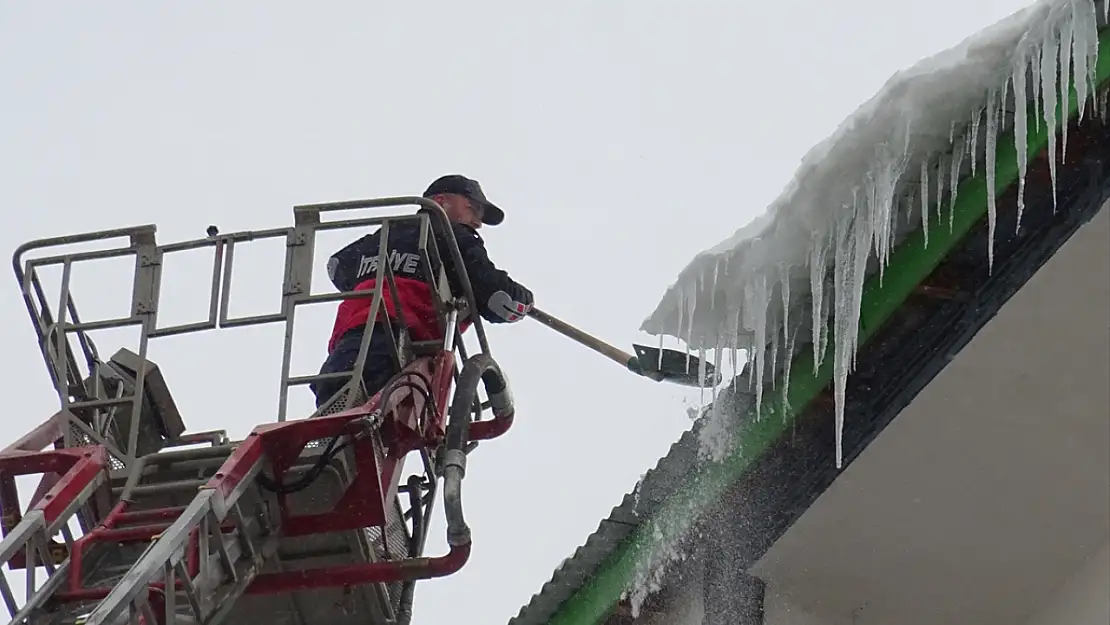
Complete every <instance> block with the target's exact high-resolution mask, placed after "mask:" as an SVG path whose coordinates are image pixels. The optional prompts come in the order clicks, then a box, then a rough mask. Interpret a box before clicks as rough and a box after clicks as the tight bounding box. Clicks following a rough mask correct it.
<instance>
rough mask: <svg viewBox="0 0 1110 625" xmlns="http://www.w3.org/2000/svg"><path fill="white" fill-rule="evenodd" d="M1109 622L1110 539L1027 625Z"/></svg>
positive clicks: (1091, 624) (1084, 624)
mask: <svg viewBox="0 0 1110 625" xmlns="http://www.w3.org/2000/svg"><path fill="white" fill-rule="evenodd" d="M1104 623H1110V542H1107V543H1106V544H1105V545H1103V547H1102V549H1100V550H1099V551H1098V552H1097V553H1095V554H1094V555H1093V556H1092V557H1091V558H1090V559H1089V560H1087V562H1085V563H1084V564H1083V565H1082V566H1080V567H1079V568H1078V570H1077V571H1076V572H1075V573H1074V574H1073V575H1072V576H1071V578H1070V579H1068V581H1066V582H1065V583H1064V584H1063V586H1062V587H1061V588H1060V589H1059V590H1058V591H1057V592H1056V593H1055V594H1054V596H1053V598H1052V599H1051V600H1049V601H1048V602H1047V603H1046V604H1045V605H1044V606H1043V607H1041V608H1040V609H1039V610H1037V611H1036V612H1035V613H1034V614H1033V615H1032V616H1031V617H1030V618H1029V620H1028V621H1026V625H1103V624H1104Z"/></svg>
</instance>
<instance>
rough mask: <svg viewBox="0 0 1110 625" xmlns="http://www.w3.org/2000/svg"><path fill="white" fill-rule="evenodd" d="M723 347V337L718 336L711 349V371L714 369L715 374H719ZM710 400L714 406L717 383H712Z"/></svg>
mask: <svg viewBox="0 0 1110 625" xmlns="http://www.w3.org/2000/svg"><path fill="white" fill-rule="evenodd" d="M724 349H725V341H724V337H720V336H719V337H718V338H717V348H716V349H714V350H713V371H714V373H715V374H720V372H721V352H723V351H724ZM712 401H713V405H714V406H716V405H717V385H716V384H714V385H713V395H712Z"/></svg>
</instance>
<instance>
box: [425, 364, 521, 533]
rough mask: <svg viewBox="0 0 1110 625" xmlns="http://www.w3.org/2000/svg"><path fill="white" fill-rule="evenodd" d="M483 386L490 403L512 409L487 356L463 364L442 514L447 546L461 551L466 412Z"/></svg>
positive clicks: (450, 434)
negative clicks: (479, 386) (494, 402)
mask: <svg viewBox="0 0 1110 625" xmlns="http://www.w3.org/2000/svg"><path fill="white" fill-rule="evenodd" d="M479 383H484V384H485V386H486V392H487V394H489V396H490V399H491V402H492V401H493V398H495V397H496V398H498V401H497V402H496V403H497V404H498V405H508V406H511V405H512V400H511V399H509V398H508V385H507V384H506V383H505V377H504V376H503V375H502V374H501V368H500V367H498V366H497V363H496V362H495V361H494V360H493V358H491V357H490V355H489V354H485V353H483V354H476V355H474V356H471V357H470V358H468V359H467V360H466V362H465V363H463V367H462V373H460V374H459V380H458V383H457V384H456V386H455V396H454V398H453V399H452V401H451V414H450V416H449V419H448V422H447V436H446V441H445V450H444V454H443V467H442V470H441V473H442V475H443V513H444V516H446V517H447V544H448V545H450V546H452V547H461V546H463V545H468V544H470V528H469V527H468V526H467V524H466V519H465V517H464V516H463V509H462V480H463V476H465V475H466V444H467V440H468V434H469V431H470V410H471V408H472V407H473V406H474V399H475V398H476V397H477V395H478V384H479Z"/></svg>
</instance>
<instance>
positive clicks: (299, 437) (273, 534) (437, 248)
mask: <svg viewBox="0 0 1110 625" xmlns="http://www.w3.org/2000/svg"><path fill="white" fill-rule="evenodd" d="M402 206H410V207H411V206H416V207H418V210H416V211H415V212H410V213H405V214H397V215H391V216H376V217H361V218H350V219H345V220H337V221H323V220H322V217H323V216H325V215H326V214H328V213H336V212H340V211H348V210H355V209H367V208H385V207H402ZM294 216H295V223H294V225H293V226H291V227H287V228H278V229H273V230H265V231H252V232H239V233H232V234H223V235H221V234H219V233H218V231H216V230H215V229H214V228H210V229H209V236H208V237H206V238H204V239H197V240H193V241H186V242H181V243H173V244H168V245H159V244H158V243H157V242H156V240H155V228H154V226H150V225H147V226H139V227H134V228H124V229H119V230H109V231H102V232H95V233H90V234H84V235H76V236H67V237H58V238H53V239H44V240H39V241H34V242H31V243H27V244H25V245H23V246H21V247H20V248H19V249H18V250H17V251H16V253H15V256H14V259H13V266H14V269H15V273H16V277H17V279H18V281H19V284H20V287H21V289H22V292H23V296H24V300H25V302H26V305H27V310H28V312H29V313H30V316H31V319H32V322H33V324H34V327H35V331H36V335H37V337H38V340H39V344H40V347H41V351H42V355H43V358H44V360H45V362H46V365H47V370H48V372H49V374H50V376H51V380H52V382H53V385H54V388H55V390H56V392H57V395H58V398H59V400H60V402H61V408H60V410H59V411H58V412H57V413H56V414H55V415H54V416H53V417H51V418H50V419H48V420H47V421H46V422H44V423H43V424H41V425H40V426H38V427H36V428H35V429H33V430H32V431H31V432H29V433H28V434H26V435H25V436H23V437H22V438H20V439H19V440H17V441H16V442H14V443H12V444H11V445H10V446H8V447H7V448H6V449H4V450H3V451H2V452H0V509H2V512H3V514H2V515H0V528H2V530H3V536H4V537H3V540H2V542H0V565H4V564H6V565H7V569H8V570H9V571H23V573H24V575H22V576H21V577H23V586H24V588H23V592H22V593H19V594H21V595H22V597H21V599H19V600H17V598H16V593H15V592H14V591H13V588H12V586H13V584H12V583H11V582H10V581H9V579H8V577H7V576H0V595H2V598H3V600H4V603H5V604H6V606H7V608H8V611H9V613H10V615H11V620H10V623H19V624H27V625H80V624H83V625H109V624H111V625H117V624H119V625H122V624H124V623H142V624H144V625H185V624H201V623H203V624H206V625H217V624H219V623H247V622H257V623H267V624H273V625H286V624H288V625H325V624H326V625H348V624H350V625H355V624H358V625H367V624H368V623H369V624H377V623H382V624H392V623H398V624H401V623H406V622H407V621H408V619H409V618H410V617H411V606H412V600H413V592H414V583H415V582H416V581H417V580H421V579H429V578H434V577H441V576H445V575H450V574H452V573H455V572H456V571H458V570H459V569H460V568H461V567H462V566H463V565H464V564H465V563H466V561H467V559H468V557H469V555H470V549H471V537H470V530H469V527H468V526H467V524H466V521H465V519H464V517H463V513H462V491H461V484H462V479H463V475H464V473H465V468H466V460H467V454H468V453H469V452H470V451H472V450H473V449H474V448H475V446H476V445H477V441H480V440H487V439H492V438H495V437H497V436H500V435H502V434H504V433H505V432H506V431H507V430H508V429H509V427H510V426H511V425H512V423H513V416H514V409H513V402H512V399H511V395H510V393H509V389H508V386H507V383H506V380H505V377H504V375H503V374H502V372H501V370H500V368H499V367H498V365H497V363H496V362H495V361H494V360H493V358H492V356H491V355H490V351H489V346H488V342H487V339H486V334H485V331H484V328H483V326H482V322H481V319H480V318H479V317H478V315H476V314H471V313H472V311H475V310H477V307H476V305H475V300H474V293H473V290H472V288H471V286H470V282H469V278H468V276H467V275H466V269H465V266H464V264H463V262H462V257H461V254H460V252H459V248H458V244H457V242H456V241H455V238H454V235H453V232H452V229H451V226H450V223H449V221H448V219H447V216H446V214H445V213H444V212H443V209H442V208H441V207H440V206H439V205H438V204H436V203H435V202H433V201H432V200H429V199H426V198H420V197H400V198H385V199H377V200H360V201H353V202H342V203H333V204H317V205H309V206H298V207H296V208H294ZM404 221H415V222H416V223H417V224H418V226H419V228H420V257H421V261H420V262H421V263H423V265H424V269H425V273H426V275H427V276H429V286H430V287H431V289H432V292H433V293H434V294H435V300H436V302H435V303H436V307H437V313H438V320H439V323H440V329H441V330H442V331H443V334H442V335H443V339H442V340H438V341H430V342H413V341H411V340H410V338H409V336H408V333H407V329H406V328H405V327H404V324H403V323H397V324H396V325H395V323H394V322H393V321H392V320H391V319H390V318H389V317H386V316H385V315H384V314H380V313H384V309H383V289H389V290H390V292H391V295H392V301H393V302H397V301H398V299H397V297H396V284H395V282H394V276H393V268H392V267H391V264H390V262H388V258H389V254H388V250H387V249H386V246H385V243H386V242H387V240H388V232H389V229H390V227H391V226H394V225H396V224H398V223H401V222H404ZM374 226H376V227H379V228H380V229H381V231H382V237H381V240H382V245H381V247H380V248H379V250H378V259H379V262H378V263H377V275H376V279H377V281H376V283H375V284H377V285H382V286H381V287H380V288H376V289H373V290H370V291H363V292H357V293H324V294H313V293H312V289H311V285H312V276H313V269H314V263H313V256H314V254H313V251H314V247H315V242H316V235H317V233H318V232H321V231H325V230H335V229H353V228H367V227H374ZM275 238H284V240H285V244H286V254H285V268H284V280H283V284H282V285H281V287H282V298H281V306H280V310H279V311H276V312H273V313H269V314H264V315H255V316H248V317H232V316H231V315H230V314H229V301H230V291H231V286H232V279H231V276H232V273H231V268H232V260H233V255H234V250H235V249H236V247H237V246H242V245H246V244H249V243H250V242H251V241H257V240H266V239H275ZM120 240H124V241H126V244H123V245H117V246H116V247H112V248H108V249H98V250H95V251H82V252H72V251H71V252H59V253H54V254H53V255H44V256H37V257H35V258H30V257H29V256H31V253H32V252H38V253H42V252H44V251H46V252H47V253H50V252H56V251H57V248H60V247H71V246H73V245H77V244H85V243H89V242H94V241H95V242H118V241H120ZM198 249H210V250H211V251H212V258H213V264H212V281H211V288H210V292H209V293H208V297H209V308H208V310H209V315H208V318H207V319H205V320H201V321H196V322H192V323H187V324H181V325H175V326H166V327H163V326H160V325H159V323H158V312H159V307H160V304H161V302H162V301H163V299H162V298H161V297H160V295H161V292H162V273H161V267H162V263H163V260H164V259H165V258H166V256H167V255H169V254H173V253H178V252H184V251H188V250H198ZM444 254H447V255H450V257H451V260H452V261H454V262H448V263H445V262H444V260H445V258H444V257H443V255H444ZM116 257H133V258H134V276H133V288H132V298H131V304H130V314H129V315H128V316H125V317H121V318H114V319H83V318H82V317H81V316H80V315H79V313H78V309H77V306H76V304H75V302H74V298H73V297H72V295H71V293H72V291H71V289H70V281H71V275H72V270H73V267H74V265H76V264H80V263H83V262H87V261H93V260H97V259H104V258H116ZM58 265H60V266H61V280H60V283H61V284H60V288H59V291H60V292H59V293H58V294H57V298H58V299H57V300H56V302H57V303H56V304H53V305H52V302H51V301H50V300H49V299H48V297H47V294H46V289H45V288H44V284H43V280H42V279H41V278H40V272H41V271H42V269H43V268H44V267H47V266H58ZM448 271H455V272H457V273H456V274H455V275H453V276H450V277H451V278H452V280H449V279H448V278H449V276H448ZM452 283H454V284H456V285H462V289H461V291H462V293H461V294H459V293H457V292H452V289H451V288H450V286H449V285H450V284H452ZM201 295H203V294H201ZM175 297H188V295H186V294H182V293H175ZM351 297H368V298H371V304H370V318H372V319H380V320H381V323H382V325H383V326H384V330H379V331H385V332H386V333H387V334H389V336H390V337H391V341H392V346H393V355H394V356H395V357H396V362H397V364H398V365H399V367H400V369H401V373H400V374H399V375H397V376H395V377H394V378H393V379H392V380H391V381H390V382H389V383H388V384H387V386H386V387H385V388H384V389H382V390H381V391H380V392H378V393H377V394H375V395H374V396H373V397H369V398H368V397H366V393H365V389H364V388H363V386H362V368H363V366H364V364H365V361H366V352H367V346H368V345H369V342H370V338H371V334H372V332H374V331H375V330H374V328H375V326H374V324H368V325H367V327H366V329H365V330H364V332H363V338H362V345H361V349H360V353H359V357H358V360H357V362H356V364H355V366H354V368H353V369H352V370H351V371H348V372H343V373H338V374H334V373H333V374H326V375H306V376H294V375H291V371H290V370H291V352H292V347H293V323H294V318H295V312H296V311H297V310H298V309H299V308H300V307H301V306H303V305H308V304H316V303H321V302H332V303H334V302H337V301H340V300H343V299H347V298H351ZM400 319H401V320H402V321H403V319H404V310H401V311H400ZM464 321H465V322H469V323H472V324H473V325H474V329H475V334H476V336H477V341H478V344H479V348H478V350H477V351H476V352H475V353H474V354H471V355H468V354H467V350H466V347H465V345H464V344H463V340H462V339H463V335H462V330H463V328H464V327H465V326H463V325H461V324H462V322H464ZM260 324H283V325H284V329H285V333H284V337H285V342H284V350H283V357H282V369H281V384H280V387H279V393H278V405H277V408H276V418H275V419H273V420H272V422H268V423H264V424H263V425H259V426H258V427H256V428H254V430H253V431H252V432H251V433H250V434H249V435H248V436H247V437H246V438H245V439H243V440H240V441H231V440H229V439H228V437H227V435H226V433H225V432H224V431H222V430H217V431H211V432H198V433H187V432H186V428H185V423H184V420H183V416H182V414H181V412H180V411H179V408H178V406H177V404H176V403H175V401H174V399H173V397H172V395H171V394H170V391H169V386H168V385H167V383H166V379H165V377H164V371H163V370H162V369H161V368H160V367H158V366H157V365H156V364H155V363H153V362H151V361H150V359H149V358H148V353H147V352H148V344H149V342H150V341H151V340H154V339H157V338H159V337H164V336H171V335H180V334H186V333H192V332H200V331H205V330H214V329H218V328H234V327H242V326H251V325H260ZM121 327H137V328H138V334H139V338H138V345H137V347H135V349H133V350H132V349H129V348H126V347H125V348H120V349H119V350H118V351H116V352H115V353H114V355H112V356H111V357H110V358H109V359H107V360H104V359H103V358H102V357H101V355H100V354H99V352H98V351H97V348H96V345H95V344H94V342H93V341H92V339H91V337H90V333H92V332H94V331H97V330H103V329H108V328H121ZM334 376H343V377H345V378H346V380H347V381H346V383H345V386H344V387H343V388H342V390H341V391H339V392H338V393H337V394H336V395H335V396H334V397H332V398H331V399H330V400H328V401H327V402H326V403H324V405H322V406H321V407H320V408H319V409H318V410H317V411H316V412H315V413H314V414H312V415H311V416H310V417H309V418H304V419H295V420H289V419H287V418H286V413H287V410H288V400H289V391H290V389H291V388H292V387H294V386H302V385H307V384H310V383H312V382H314V381H318V380H322V379H324V378H325V377H334ZM210 388H211V391H212V393H213V396H218V394H219V393H220V386H219V382H218V381H213V383H212V384H211V387H210ZM483 389H484V391H485V397H486V398H485V400H483V399H482V396H481V394H480V392H479V391H480V390H483ZM213 405H218V404H215V403H213ZM259 412H260V413H261V414H266V413H267V412H269V411H268V410H261V409H260V410H259ZM486 412H491V413H492V417H484V416H483V415H484V413H486ZM406 459H416V460H418V467H419V468H418V469H417V470H415V471H413V472H412V473H411V474H410V475H408V476H407V479H402V474H403V473H404V472H405V467H404V464H405V460H406ZM36 475H37V476H40V479H39V482H38V487H37V489H36V490H35V491H34V492H33V494H32V495H31V496H30V498H29V499H28V501H27V502H26V503H23V502H21V500H20V497H19V491H18V489H17V488H16V478H17V477H20V476H36ZM441 483H442V490H443V495H442V497H437V494H438V491H439V489H440V484H441ZM437 499H441V500H442V503H443V506H444V515H445V517H446V522H447V547H448V550H447V552H446V553H445V554H443V555H439V556H434V557H428V556H426V555H424V549H425V543H426V539H427V536H428V525H429V523H428V521H429V518H430V515H431V513H432V512H433V508H434V503H435V501H436V500H437Z"/></svg>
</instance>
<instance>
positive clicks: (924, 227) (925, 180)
mask: <svg viewBox="0 0 1110 625" xmlns="http://www.w3.org/2000/svg"><path fill="white" fill-rule="evenodd" d="M930 206H931V204H929V161H921V231H922V232H923V233H925V247H929V207H930Z"/></svg>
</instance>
